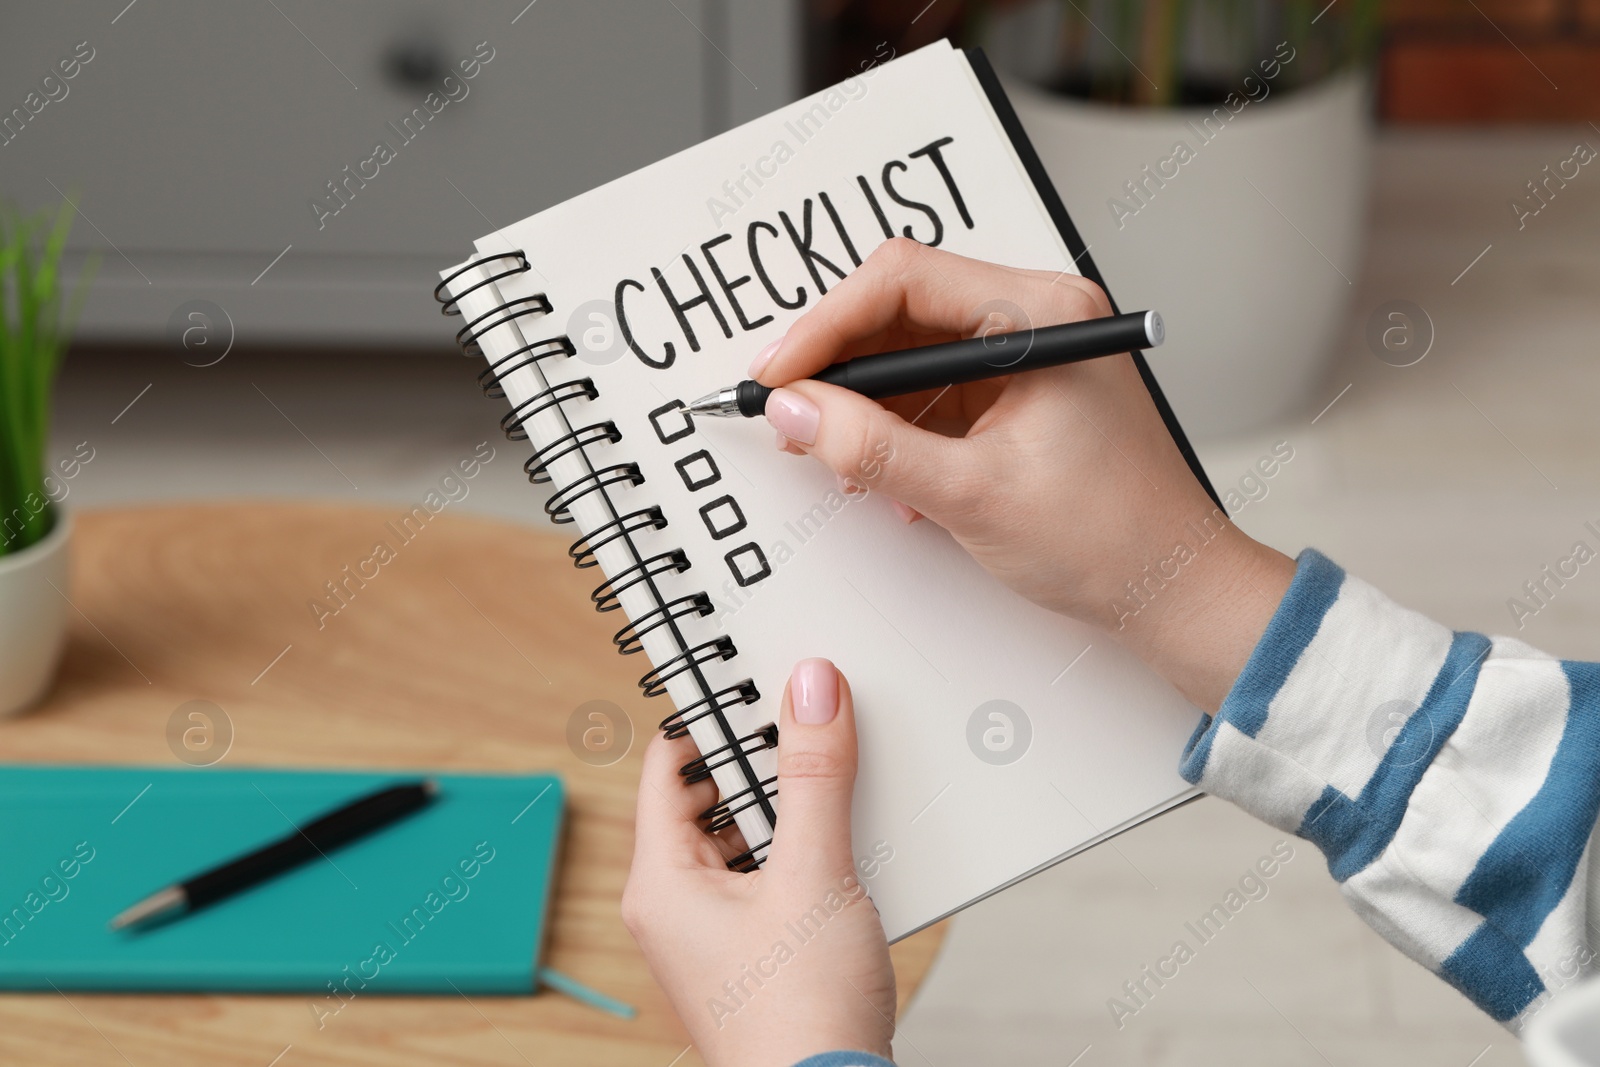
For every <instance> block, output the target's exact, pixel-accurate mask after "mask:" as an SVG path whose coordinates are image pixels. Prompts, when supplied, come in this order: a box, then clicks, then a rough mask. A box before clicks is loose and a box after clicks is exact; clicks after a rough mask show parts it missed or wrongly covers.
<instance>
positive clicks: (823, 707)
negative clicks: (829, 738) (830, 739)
mask: <svg viewBox="0 0 1600 1067" xmlns="http://www.w3.org/2000/svg"><path fill="white" fill-rule="evenodd" d="M789 700H790V702H791V703H792V704H793V705H794V721H795V722H798V723H803V724H805V725H807V726H820V725H822V724H823V723H829V722H832V721H833V717H834V716H835V715H837V714H838V713H839V672H838V670H837V669H835V667H834V665H833V664H832V663H829V662H828V661H827V660H825V659H803V660H801V661H800V662H799V663H797V664H795V666H794V674H792V675H791V676H790V677H789Z"/></svg>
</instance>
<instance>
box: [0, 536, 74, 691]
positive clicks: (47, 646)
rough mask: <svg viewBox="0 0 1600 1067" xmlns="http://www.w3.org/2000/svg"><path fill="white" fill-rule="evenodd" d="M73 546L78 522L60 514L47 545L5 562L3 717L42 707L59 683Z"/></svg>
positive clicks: (1, 566) (0, 658) (0, 631)
mask: <svg viewBox="0 0 1600 1067" xmlns="http://www.w3.org/2000/svg"><path fill="white" fill-rule="evenodd" d="M71 541H72V518H71V516H70V515H68V514H67V512H65V511H63V510H61V509H59V508H57V509H56V522H55V526H54V527H53V528H52V529H51V530H50V532H49V533H48V534H47V535H46V536H45V539H44V540H43V541H40V542H39V543H38V544H36V545H30V546H29V547H28V548H25V549H23V550H22V551H21V552H13V553H9V554H7V555H4V556H0V715H12V714H15V713H16V712H19V711H23V710H24V709H26V708H30V707H32V706H33V705H34V704H36V703H38V702H39V700H40V699H42V698H43V697H44V695H45V693H46V692H47V691H48V690H49V688H50V683H51V681H52V680H53V679H54V678H55V673H56V666H57V664H59V663H60V661H61V651H62V648H63V647H64V646H65V644H66V638H67V621H68V616H69V614H70V613H71V611H72V606H71V605H70V604H68V603H67V595H68V593H69V592H70V588H69V585H68V582H69V567H68V564H69V552H68V546H69V544H70V543H71Z"/></svg>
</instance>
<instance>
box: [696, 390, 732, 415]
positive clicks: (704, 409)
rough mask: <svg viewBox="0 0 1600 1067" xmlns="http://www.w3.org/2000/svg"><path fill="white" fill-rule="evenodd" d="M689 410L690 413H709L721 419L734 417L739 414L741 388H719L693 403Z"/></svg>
mask: <svg viewBox="0 0 1600 1067" xmlns="http://www.w3.org/2000/svg"><path fill="white" fill-rule="evenodd" d="M687 410H688V412H689V414H690V415H709V416H711V417H713V418H719V419H727V418H732V417H733V416H735V415H738V414H739V390H738V389H718V390H717V391H716V392H714V393H707V394H706V395H705V396H703V397H701V398H700V399H699V400H696V401H694V402H693V403H691V404H690V405H689V407H688V408H687Z"/></svg>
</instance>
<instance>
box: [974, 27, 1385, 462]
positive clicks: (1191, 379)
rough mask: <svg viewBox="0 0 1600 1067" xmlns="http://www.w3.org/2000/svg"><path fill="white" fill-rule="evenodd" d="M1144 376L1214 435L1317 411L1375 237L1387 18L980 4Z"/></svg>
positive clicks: (1188, 420) (985, 31)
mask: <svg viewBox="0 0 1600 1067" xmlns="http://www.w3.org/2000/svg"><path fill="white" fill-rule="evenodd" d="M961 36H962V37H964V38H965V39H966V41H967V43H972V44H981V45H982V46H983V47H984V48H985V50H986V51H987V52H988V53H989V55H990V57H991V58H992V59H993V60H994V63H995V66H996V67H997V68H998V69H999V70H1000V71H1001V73H1002V76H1004V77H1005V78H1006V80H1007V88H1008V90H1009V91H1010V93H1011V96H1012V99H1013V101H1014V103H1015V104H1016V107H1017V111H1018V113H1019V115H1020V116H1021V118H1022V121H1023V125H1024V126H1025V127H1026V128H1027V130H1028V133H1029V136H1030V137H1031V138H1032V140H1033V142H1034V145H1035V147H1036V148H1037V149H1038V151H1039V154H1040V157H1041V158H1042V160H1043V162H1044V164H1045V167H1046V169H1047V170H1048V171H1049V172H1050V175H1051V177H1052V178H1053V179H1054V181H1055V185H1056V188H1057V189H1058V190H1059V192H1060V193H1061V196H1062V199H1063V200H1065V201H1066V204H1067V208H1068V210H1069V211H1070V212H1071V213H1072V216H1073V219H1074V221H1075V222H1076V223H1077V224H1078V227H1079V229H1080V230H1081V231H1082V233H1083V237H1084V240H1085V241H1086V242H1087V243H1088V245H1089V246H1090V247H1091V248H1092V249H1093V253H1092V254H1093V256H1094V259H1095V261H1096V263H1097V264H1098V265H1099V267H1100V269H1101V270H1102V272H1103V273H1104V274H1105V276H1106V278H1107V280H1108V281H1109V282H1110V284H1111V286H1112V288H1113V290H1114V291H1115V292H1116V294H1117V296H1118V299H1119V302H1120V303H1121V304H1122V305H1123V306H1125V307H1155V308H1159V309H1160V310H1161V312H1162V314H1163V316H1164V317H1165V318H1166V321H1167V327H1168V341H1167V343H1166V344H1165V345H1163V346H1162V348H1161V349H1160V350H1158V351H1156V352H1154V353H1152V354H1151V361H1152V364H1153V366H1154V367H1155V369H1156V371H1157V373H1158V375H1160V377H1161V379H1162V382H1163V384H1164V385H1165V386H1166V392H1167V395H1168V397H1169V398H1170V399H1171V400H1172V403H1173V405H1174V407H1175V408H1176V409H1177V412H1178V415H1179V416H1180V418H1182V419H1183V421H1184V424H1185V426H1186V427H1187V428H1188V429H1189V430H1190V432H1191V433H1192V434H1194V435H1196V436H1201V437H1206V436H1213V437H1214V436H1218V435H1224V434H1228V433H1232V432H1238V431H1241V430H1244V429H1247V428H1250V427H1253V426H1256V425H1260V424H1264V423H1268V422H1271V421H1273V420H1275V419H1277V418H1280V417H1282V416H1284V415H1286V414H1288V413H1290V412H1292V411H1295V410H1298V409H1303V408H1305V407H1306V406H1307V405H1309V404H1312V403H1315V404H1316V405H1317V406H1320V402H1321V400H1322V397H1321V393H1320V392H1319V391H1318V387H1319V386H1320V385H1321V384H1322V378H1323V373H1324V364H1325V362H1326V358H1327V356H1328V355H1329V354H1330V353H1331V351H1332V350H1333V347H1334V345H1335V344H1336V343H1337V342H1338V341H1339V340H1340V338H1341V336H1342V333H1343V331H1344V327H1345V323H1346V315H1347V305H1348V302H1349V299H1350V297H1351V295H1352V293H1353V292H1354V290H1355V280H1356V274H1357V271H1358V270H1359V267H1360V261H1361V253H1362V236H1363V232H1364V229H1365V215H1366V194H1367V185H1368V160H1369V155H1370V141H1371V120H1370V117H1369V115H1370V111H1371V107H1370V100H1371V89H1370V87H1371V77H1370V59H1371V57H1372V55H1373V53H1374V50H1375V44H1376V41H1377V36H1378V4H1377V2H1376V0H1337V2H1335V3H1329V2H1328V0H1040V2H1036V3H1029V4H1018V3H1015V2H1011V3H1006V2H1001V0H992V2H987V3H985V2H969V3H968V4H967V6H966V15H965V21H964V25H963V29H962V33H961Z"/></svg>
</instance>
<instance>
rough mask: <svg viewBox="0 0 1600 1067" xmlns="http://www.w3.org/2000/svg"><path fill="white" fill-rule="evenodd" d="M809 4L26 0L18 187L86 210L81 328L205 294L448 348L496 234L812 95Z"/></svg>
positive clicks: (3, 49) (271, 312) (347, 330)
mask: <svg viewBox="0 0 1600 1067" xmlns="http://www.w3.org/2000/svg"><path fill="white" fill-rule="evenodd" d="M795 8H796V4H795V0H535V2H534V3H531V4H530V3H527V0H505V2H498V0H472V2H458V3H445V2H442V0H440V2H432V3H427V2H415V0H413V2H404V0H230V2H226V3H223V2H218V0H135V2H134V3H132V4H130V5H128V6H127V7H123V4H122V2H121V0H114V2H109V3H108V2H107V0H94V2H89V0H54V2H50V3H45V2H43V0H38V2H30V0H13V2H8V3H7V4H5V5H4V7H0V137H3V138H4V140H3V143H0V196H3V197H5V198H6V199H9V200H11V201H12V202H14V203H16V204H19V205H21V206H22V207H24V208H36V207H41V206H45V205H50V204H59V203H60V202H61V198H62V196H68V197H70V198H71V199H72V201H73V202H74V203H75V204H77V205H78V207H79V208H80V209H81V212H82V216H81V217H80V218H78V219H77V221H76V224H75V228H74V230H73V234H72V253H73V255H72V261H73V262H74V263H76V262H80V261H81V259H82V256H83V255H85V254H89V253H91V252H92V253H94V254H96V255H97V256H98V259H99V266H98V270H97V273H96V274H95V276H94V281H93V284H92V288H91V291H90V297H89V300H88V303H87V305H86V307H85V310H84V314H83V317H82V319H81V321H80V328H79V335H80V336H85V337H92V338H97V339H108V340H111V339H135V340H146V341H155V340H158V339H160V338H162V337H163V335H164V334H165V332H166V330H167V323H168V319H169V317H170V316H171V314H172V312H173V311H174V309H176V308H177V307H178V306H179V305H181V304H183V303H184V302H186V301H188V300H192V299H206V300H211V301H213V302H215V303H217V304H218V305H220V306H222V307H223V308H224V309H225V310H226V311H227V313H228V315H229V316H230V317H231V318H232V320H233V322H234V326H235V329H236V332H237V336H238V338H239V340H240V341H241V342H245V341H249V342H256V341H270V342H284V341H290V342H299V341H304V342H334V343H361V344H438V343H440V342H441V341H442V340H443V339H444V338H445V337H446V336H447V334H446V331H445V329H444V324H442V323H441V322H440V321H439V319H438V317H437V314H436V312H435V311H434V309H433V307H432V306H431V304H432V302H431V300H430V299H429V298H428V291H429V290H430V289H431V287H432V285H433V282H434V281H435V272H436V271H437V270H439V269H440V268H441V267H443V266H445V265H447V264H448V263H449V262H451V261H453V260H454V259H459V258H462V257H463V256H465V254H466V253H467V252H468V251H469V250H470V244H469V242H470V241H471V240H472V239H473V238H475V237H477V236H479V235H481V234H483V233H486V232H488V231H490V230H492V229H493V228H495V227H497V226H503V225H506V224H507V223H511V222H514V221H516V220H517V219H519V218H522V217H523V216H525V215H528V214H531V213H533V212H534V211H537V210H539V209H541V208H544V207H547V206H549V205H551V204H554V203H557V202H559V201H561V200H564V199H566V198H568V197H570V196H573V195H576V194H577V193H580V192H583V191H584V190H586V189H588V188H591V187H592V186H595V185H598V184H600V183H602V182H604V181H607V180H609V179H611V178H614V177H617V176H618V175H621V174H624V173H627V172H628V171H630V170H633V169H635V168H637V167H640V166H643V165H644V164H646V163H650V162H652V161H654V160H656V159H659V158H661V157H663V156H665V155H668V154H670V153H672V152H674V151H677V150H678V149H681V148H684V147H687V146H689V145H691V144H694V143H695V142H697V141H699V140H702V139H703V138H705V137H707V136H710V135H711V134H713V133H717V132H720V131H721V130H722V129H725V128H727V127H728V126H730V125H733V124H736V123H737V122H740V121H743V120H745V119H748V118H752V117H754V116H756V115H759V114H761V113H763V112H765V111H768V110H771V109H772V108H775V107H778V106H780V105H781V104H784V103H787V102H788V101H789V100H791V99H793V98H794V97H795V96H796V95H798V85H799V80H800V79H799V73H798V71H799V60H798V56H797V52H798V49H799V31H798V13H797V11H796V10H795ZM84 56H88V57H89V58H87V60H86V61H81V60H80V59H79V57H84ZM75 60H78V61H77V62H76V64H75V66H74V61H75ZM62 61H66V65H65V66H63V65H62ZM69 70H70V71H73V76H72V77H71V78H70V79H69V78H66V77H65V76H64V74H65V72H66V71H69ZM380 146H381V147H380ZM318 205H320V207H319V206H318Z"/></svg>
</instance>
